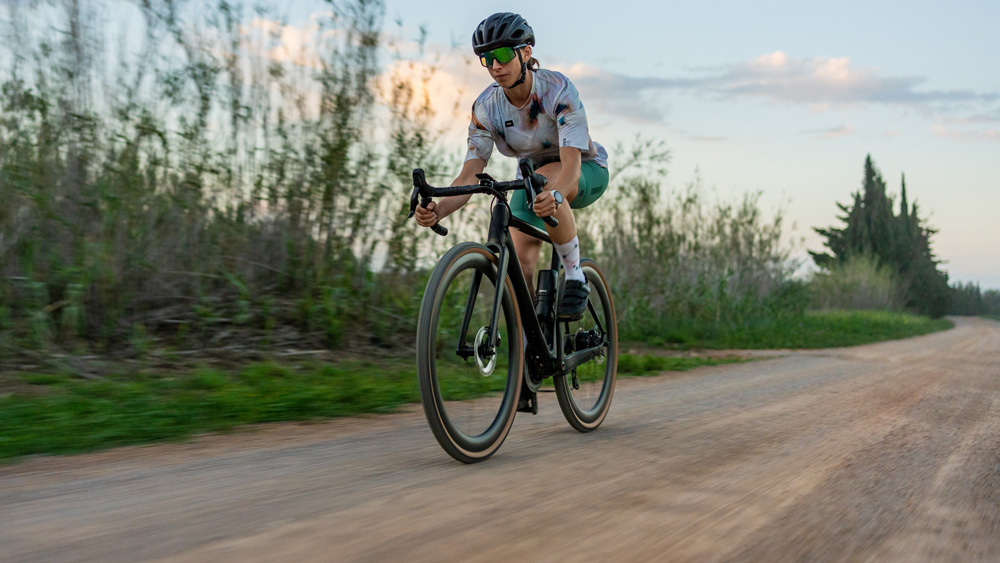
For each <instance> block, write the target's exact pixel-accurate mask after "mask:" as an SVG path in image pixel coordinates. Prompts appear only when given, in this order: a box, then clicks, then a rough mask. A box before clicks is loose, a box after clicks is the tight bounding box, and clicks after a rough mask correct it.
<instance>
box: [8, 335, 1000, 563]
mask: <svg viewBox="0 0 1000 563" xmlns="http://www.w3.org/2000/svg"><path fill="white" fill-rule="evenodd" d="M0 560H3V561H46V562H48V561H153V560H167V561H254V560H257V561H279V560H280V561H748V562H749V561H752V562H762V561H768V562H771V561H810V562H812V561H907V562H911V561H935V562H937V561H1000V323H992V322H989V321H982V320H972V319H958V320H957V328H956V329H955V330H951V331H948V332H944V333H940V334H935V335H930V336H925V337H920V338H915V339H910V340H905V341H898V342H891V343H885V344H878V345H872V346H864V347H859V348H849V349H839V350H828V351H808V352H795V353H790V354H789V355H787V356H785V357H781V358H777V359H769V360H763V361H755V362H750V363H745V364H739V365H731V366H724V367H717V368H703V369H700V370H696V371H693V372H690V373H687V374H683V375H664V376H662V377H657V378H648V379H624V380H620V381H619V386H618V390H617V392H616V394H615V399H614V404H613V405H612V411H611V414H610V415H609V417H608V419H607V421H606V422H605V423H604V426H602V427H601V429H600V430H598V431H597V432H594V433H592V434H588V435H583V434H578V433H576V432H575V431H573V430H571V429H570V428H569V426H568V425H567V424H566V423H565V421H564V420H563V419H562V415H561V414H560V412H559V408H558V406H557V405H556V402H555V397H554V396H553V395H545V396H543V397H542V404H541V410H540V413H539V415H537V416H534V417H532V416H530V415H519V416H518V418H517V420H516V421H515V423H514V428H513V430H512V431H511V434H510V436H509V437H508V439H507V442H506V443H505V444H504V445H503V447H502V448H501V449H500V451H499V453H498V454H497V455H496V456H495V457H493V458H492V459H490V460H489V461H487V462H485V463H481V464H478V465H473V466H464V465H461V464H459V463H457V462H455V461H453V460H452V459H451V458H450V457H448V456H447V455H446V454H445V453H444V452H443V451H441V449H440V448H439V447H438V445H437V443H436V442H435V441H434V439H433V437H432V436H431V433H430V431H429V430H428V429H427V426H426V424H425V422H424V420H423V417H422V414H421V412H420V411H418V410H417V409H415V408H414V409H409V410H408V411H407V412H404V413H402V414H398V415H391V416H382V417H373V418H365V419H351V420H340V421H334V422H330V423H324V424H311V425H281V426H276V427H268V428H265V429H261V430H259V431H256V432H252V433H241V434H237V435H229V436H213V437H206V438H203V439H200V440H198V441H196V442H193V443H189V444H178V445H167V446H154V447H142V448H127V449H121V450H115V451H112V452H105V453H101V454H94V455H86V456H76V457H64V458H42V459H33V460H28V461H26V462H23V463H20V464H17V465H14V466H7V467H0Z"/></svg>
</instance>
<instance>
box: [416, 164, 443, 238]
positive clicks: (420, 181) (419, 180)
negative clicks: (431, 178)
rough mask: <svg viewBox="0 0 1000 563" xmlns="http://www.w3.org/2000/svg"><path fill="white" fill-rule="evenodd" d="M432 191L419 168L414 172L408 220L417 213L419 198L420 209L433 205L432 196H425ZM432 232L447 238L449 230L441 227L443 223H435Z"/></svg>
mask: <svg viewBox="0 0 1000 563" xmlns="http://www.w3.org/2000/svg"><path fill="white" fill-rule="evenodd" d="M429 191H430V186H428V185H427V179H426V178H425V176H424V171H423V169H421V168H417V169H415V170H414V171H413V193H411V194H410V214H409V215H407V216H406V218H407V219H409V218H411V217H413V214H414V213H416V212H417V202H418V196H422V197H420V198H419V202H420V207H423V208H425V209H426V208H427V206H428V205H430V203H431V196H429V195H423V194H425V193H428V192H429ZM431 230H432V231H434V232H435V233H437V234H439V235H441V236H445V235H447V234H448V229H447V228H446V227H444V226H443V225H441V223H434V224H433V225H431Z"/></svg>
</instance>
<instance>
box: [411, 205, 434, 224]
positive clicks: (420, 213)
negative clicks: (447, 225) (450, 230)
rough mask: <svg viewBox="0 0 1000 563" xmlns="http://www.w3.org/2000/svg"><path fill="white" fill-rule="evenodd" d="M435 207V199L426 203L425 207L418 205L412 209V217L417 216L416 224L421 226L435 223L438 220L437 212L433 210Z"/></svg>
mask: <svg viewBox="0 0 1000 563" xmlns="http://www.w3.org/2000/svg"><path fill="white" fill-rule="evenodd" d="M436 209H437V202H436V201H432V202H430V203H428V204H427V207H424V206H423V205H418V206H417V209H416V210H415V211H414V217H416V218H417V224H418V225H420V226H421V227H433V226H434V225H436V224H437V222H438V214H437V213H436V212H435V210H436Z"/></svg>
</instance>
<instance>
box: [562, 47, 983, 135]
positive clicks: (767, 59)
mask: <svg viewBox="0 0 1000 563" xmlns="http://www.w3.org/2000/svg"><path fill="white" fill-rule="evenodd" d="M691 73H692V75H691V76H687V77H650V76H645V77H636V76H628V75H624V74H620V73H617V72H613V71H607V70H603V69H598V68H594V67H589V66H586V65H584V64H575V65H572V66H571V67H569V68H567V69H566V74H567V75H569V76H572V77H573V81H574V82H575V83H577V84H578V86H579V87H581V89H584V88H586V89H587V90H588V91H589V93H588V98H590V97H593V96H594V94H595V93H597V96H598V97H599V98H601V99H603V100H622V102H621V105H622V106H623V109H624V110H625V117H632V116H635V115H636V113H635V112H636V108H635V107H633V106H632V104H635V103H638V102H640V101H642V100H645V99H648V95H649V93H650V92H657V91H659V92H671V91H672V92H686V93H691V94H696V95H698V96H703V97H709V98H715V99H719V100H731V99H739V98H744V99H759V100H766V101H770V102H775V103H791V104H802V105H805V106H807V107H809V108H810V111H812V112H813V113H823V112H825V111H827V110H829V109H831V108H834V107H848V106H854V105H858V104H890V105H902V106H909V107H913V108H915V109H918V110H920V111H921V112H923V113H929V114H931V115H942V114H948V113H952V114H953V113H955V112H958V111H964V112H969V113H975V114H978V115H979V116H980V117H981V118H982V117H983V116H986V117H988V118H994V117H995V116H997V115H998V114H1000V112H998V110H997V109H996V108H997V104H998V103H1000V93H997V92H985V93H982V92H976V91H973V90H968V89H955V90H930V89H925V88H923V87H922V86H923V85H924V84H925V83H926V79H924V78H921V77H915V76H888V75H885V74H884V73H883V72H881V71H880V70H879V69H874V68H865V67H858V66H856V65H854V64H853V63H852V61H851V59H850V58H848V57H828V58H824V57H813V58H793V57H790V56H789V55H787V54H786V53H784V52H783V51H774V52H773V53H768V54H765V55H761V56H759V57H756V58H754V59H752V60H750V61H746V62H741V63H736V64H730V65H724V66H718V67H701V68H697V69H693V70H692V71H691ZM608 107H609V108H611V109H615V108H614V106H613V105H611V104H610V103H609V104H608ZM984 112H985V113H984ZM642 114H646V115H654V116H655V115H657V111H656V110H655V109H650V108H643V109H642V112H641V113H640V114H639V115H642Z"/></svg>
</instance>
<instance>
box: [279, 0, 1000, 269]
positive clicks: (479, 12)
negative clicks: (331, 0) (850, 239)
mask: <svg viewBox="0 0 1000 563" xmlns="http://www.w3.org/2000/svg"><path fill="white" fill-rule="evenodd" d="M309 6H310V5H309V3H308V2H307V3H303V4H300V5H299V7H297V8H294V9H292V11H291V12H290V13H289V16H290V19H289V23H290V24H293V25H295V22H296V21H298V22H300V23H301V22H305V21H307V19H308V13H307V11H308V10H309V9H311V8H310V7H309ZM313 7H315V5H313ZM495 11H514V12H518V13H520V14H521V15H523V16H524V17H525V18H526V19H527V20H528V22H529V23H530V24H531V26H532V27H533V29H534V31H535V35H536V38H537V44H536V47H535V50H534V55H535V56H536V58H538V59H539V60H540V61H541V64H542V67H543V68H550V69H553V70H559V71H561V72H563V73H564V74H566V75H567V76H568V77H569V78H570V79H571V80H572V81H573V82H574V83H575V84H576V86H577V88H578V90H579V91H580V94H581V99H582V101H583V103H584V105H585V107H586V109H587V114H588V119H589V122H590V129H591V136H592V137H593V138H594V140H596V141H597V142H600V143H601V144H603V145H605V146H606V147H609V148H610V147H612V146H614V145H615V144H617V143H625V144H626V145H627V144H628V143H629V142H630V141H631V140H632V139H634V138H635V136H636V135H641V136H642V137H644V138H647V139H650V138H651V139H657V140H662V141H664V142H665V143H666V144H667V146H668V147H669V149H670V151H671V157H672V160H671V164H670V166H669V174H668V176H667V177H666V178H665V179H663V186H664V189H665V190H679V189H683V188H684V187H685V186H686V185H687V184H689V183H691V182H692V181H693V179H694V178H696V177H700V179H701V185H702V186H704V188H705V189H707V190H711V191H713V192H714V193H715V195H716V196H718V197H720V198H723V199H733V198H735V197H739V196H740V195H742V194H743V193H746V192H754V191H760V192H762V194H763V195H762V200H761V201H762V205H763V206H764V209H765V210H766V211H774V210H777V209H779V208H781V209H783V210H784V213H785V215H786V217H787V219H788V222H789V223H794V224H795V226H796V227H795V229H794V230H790V231H789V237H790V238H795V239H798V240H800V241H801V242H800V243H799V245H798V247H797V250H796V254H797V255H798V256H800V257H805V256H806V250H823V248H822V240H821V239H820V237H819V236H818V235H816V234H815V233H814V232H813V231H812V228H813V227H829V226H840V225H842V223H841V222H840V221H839V220H838V218H837V217H838V215H839V213H840V211H839V209H838V208H837V203H849V202H850V201H851V194H852V193H853V192H855V191H857V190H859V189H860V188H861V183H862V179H863V170H864V161H865V157H866V155H869V154H870V155H871V156H872V158H873V160H874V162H875V164H876V166H877V167H878V169H879V170H880V171H881V173H882V176H883V178H884V179H885V180H886V182H887V184H888V187H889V192H890V194H896V195H897V200H898V194H899V191H900V184H901V178H902V175H903V174H905V177H906V187H907V195H908V197H909V200H910V201H911V202H913V201H916V203H917V204H918V206H919V209H920V210H921V215H922V217H923V218H924V219H925V221H926V222H927V223H928V224H929V225H930V226H932V227H933V228H935V229H937V230H938V233H937V234H936V235H935V236H934V238H933V248H934V250H935V252H936V254H937V256H938V258H939V259H941V260H942V261H943V264H942V269H944V270H946V271H947V272H948V273H949V276H950V279H951V281H952V282H963V283H965V282H978V283H979V284H980V286H981V287H982V288H983V289H991V288H992V289H1000V221H998V214H1000V39H997V35H996V31H995V26H996V22H998V21H1000V2H996V1H995V0H991V1H965V0H954V1H952V2H948V3H945V2H941V1H934V2H927V1H923V0H911V1H910V2H906V3H899V2H887V1H882V0H866V1H863V2H862V1H855V0H846V1H841V2H837V3H833V2H812V1H768V0H757V1H754V2H745V1H736V0H703V1H701V2H662V1H661V2H650V1H641V2H640V1H636V0H602V1H589V0H585V1H578V2H574V3H570V4H567V3H555V2H538V1H533V2H525V1H516V0H512V1H509V2H505V3H503V4H499V3H495V2H481V1H479V2H445V1H442V0H423V1H421V2H413V1H412V0H387V1H386V14H385V15H386V19H385V31H386V33H387V36H388V35H394V36H395V37H397V39H398V40H399V41H400V44H404V45H405V44H406V41H407V40H409V41H411V42H412V40H413V39H414V38H416V37H417V36H418V35H419V33H420V32H419V31H418V30H419V29H420V28H421V27H422V28H423V30H424V31H425V32H426V45H425V48H424V49H423V50H422V51H416V50H415V49H414V50H413V51H412V52H410V53H408V54H407V56H408V57H409V58H410V59H411V62H413V63H415V64H416V65H417V66H416V67H415V68H416V70H412V71H411V72H413V73H414V74H415V75H417V74H419V72H420V71H421V69H426V68H429V67H431V66H433V67H434V68H435V69H436V74H435V75H434V79H433V80H432V81H431V87H430V96H431V99H432V100H433V103H434V105H435V107H436V108H437V109H439V117H440V118H441V119H443V120H444V125H443V126H444V127H445V128H446V140H447V142H452V139H453V142H454V144H455V152H456V154H459V153H464V150H465V149H464V136H465V131H466V127H467V125H468V116H467V110H466V109H465V108H468V107H470V106H471V104H472V101H473V100H474V99H475V98H476V96H477V95H478V93H479V92H480V91H481V90H482V89H483V88H485V87H487V86H488V85H489V84H490V83H491V80H490V79H489V76H488V74H487V72H486V71H485V69H482V68H481V67H479V66H478V63H477V62H476V61H475V59H474V55H473V54H472V52H471V47H470V38H471V34H472V30H473V29H474V27H475V26H476V24H478V23H479V21H481V20H482V19H483V18H485V17H486V16H487V15H489V14H491V13H493V12H495ZM410 45H411V47H412V43H411V44H410ZM453 108H460V109H458V110H454V109H453ZM614 157H615V155H614V154H613V153H612V155H611V165H612V167H613V166H614ZM456 172H457V170H456ZM611 189H612V190H613V186H612V187H611ZM609 193H613V191H612V192H609Z"/></svg>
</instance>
